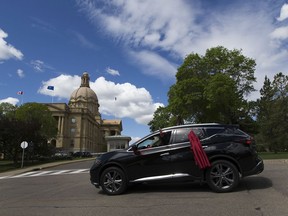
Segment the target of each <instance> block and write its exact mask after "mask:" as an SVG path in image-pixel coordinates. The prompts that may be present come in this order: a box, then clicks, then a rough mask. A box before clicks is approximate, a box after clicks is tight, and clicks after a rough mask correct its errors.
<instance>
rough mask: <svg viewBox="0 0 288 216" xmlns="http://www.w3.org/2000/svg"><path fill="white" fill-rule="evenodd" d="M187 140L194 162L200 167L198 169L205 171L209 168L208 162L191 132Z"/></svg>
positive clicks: (196, 138) (197, 140)
mask: <svg viewBox="0 0 288 216" xmlns="http://www.w3.org/2000/svg"><path fill="white" fill-rule="evenodd" d="M188 138H189V141H190V144H191V147H190V148H191V150H192V152H193V154H194V158H195V162H196V164H197V165H198V166H199V167H200V169H205V168H208V167H210V166H211V164H210V161H209V160H208V157H207V155H206V153H205V151H204V150H203V148H202V145H201V143H200V140H199V138H198V137H197V136H196V134H195V133H194V132H193V131H192V130H191V131H190V133H189V134H188Z"/></svg>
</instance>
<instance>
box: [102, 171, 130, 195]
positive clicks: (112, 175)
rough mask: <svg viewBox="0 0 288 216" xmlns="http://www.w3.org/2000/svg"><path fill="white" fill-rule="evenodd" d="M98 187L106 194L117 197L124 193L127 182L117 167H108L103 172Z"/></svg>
mask: <svg viewBox="0 0 288 216" xmlns="http://www.w3.org/2000/svg"><path fill="white" fill-rule="evenodd" d="M100 185H101V188H102V190H103V191H104V192H105V193H106V194H108V195H118V194H121V193H123V192H124V191H126V189H127V180H126V177H125V174H124V172H123V171H122V170H121V169H119V168H118V167H109V168H107V169H105V170H104V171H103V173H102V175H101V178H100Z"/></svg>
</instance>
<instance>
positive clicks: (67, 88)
mask: <svg viewBox="0 0 288 216" xmlns="http://www.w3.org/2000/svg"><path fill="white" fill-rule="evenodd" d="M80 84H81V77H79V76H76V75H75V76H70V75H64V74H62V75H60V76H58V77H55V78H52V79H50V80H48V81H43V82H42V86H41V88H40V89H39V90H38V93H40V94H43V95H49V96H55V97H58V98H59V99H63V98H65V99H70V96H71V93H72V92H73V91H74V90H75V89H77V88H79V86H80ZM48 86H54V90H53V91H51V90H49V89H47V87H48Z"/></svg>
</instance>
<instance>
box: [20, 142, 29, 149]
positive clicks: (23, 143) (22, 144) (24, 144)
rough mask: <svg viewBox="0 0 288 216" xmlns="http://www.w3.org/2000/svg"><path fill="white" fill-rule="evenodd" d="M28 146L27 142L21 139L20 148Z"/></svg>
mask: <svg viewBox="0 0 288 216" xmlns="http://www.w3.org/2000/svg"><path fill="white" fill-rule="evenodd" d="M27 147H28V143H27V142H26V141H23V142H22V143H21V148H22V149H25V148H27Z"/></svg>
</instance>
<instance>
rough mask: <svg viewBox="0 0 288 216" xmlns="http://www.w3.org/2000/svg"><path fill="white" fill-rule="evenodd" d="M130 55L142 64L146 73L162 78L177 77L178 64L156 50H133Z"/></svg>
mask: <svg viewBox="0 0 288 216" xmlns="http://www.w3.org/2000/svg"><path fill="white" fill-rule="evenodd" d="M130 56H133V58H135V60H136V61H137V62H138V64H140V65H141V66H142V68H143V73H145V74H149V75H153V76H156V77H158V78H160V79H161V80H167V79H174V77H175V74H176V72H177V66H176V65H173V64H172V63H171V62H169V61H168V60H167V59H165V58H163V57H162V56H160V55H158V54H157V53H155V52H150V51H149V50H142V51H139V52H134V51H131V52H130Z"/></svg>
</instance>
